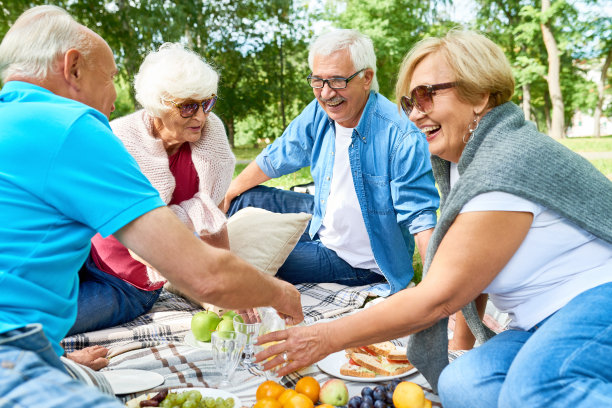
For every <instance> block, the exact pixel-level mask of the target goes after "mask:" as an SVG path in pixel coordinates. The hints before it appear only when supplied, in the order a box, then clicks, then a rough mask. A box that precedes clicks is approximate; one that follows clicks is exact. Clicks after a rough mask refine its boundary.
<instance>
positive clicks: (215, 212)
mask: <svg viewBox="0 0 612 408" xmlns="http://www.w3.org/2000/svg"><path fill="white" fill-rule="evenodd" d="M111 128H112V129H113V132H114V133H115V135H117V137H119V139H121V140H122V141H123V144H124V145H125V147H126V148H127V150H128V151H129V152H130V154H131V155H132V156H134V158H135V159H136V162H138V165H139V166H140V170H141V171H142V172H143V174H144V175H145V176H146V177H147V178H148V179H149V181H150V182H151V184H152V185H153V187H155V188H156V189H157V191H159V194H160V196H161V198H162V200H164V202H165V203H166V204H168V203H169V202H170V200H171V199H172V193H173V192H174V188H175V186H176V183H175V180H174V177H173V175H172V173H171V172H170V166H169V160H168V155H167V153H166V150H165V149H164V145H163V142H162V141H161V139H159V138H156V137H155V136H154V133H153V118H152V117H151V116H149V115H148V114H147V113H146V112H145V111H144V110H140V111H137V112H135V113H132V114H131V115H127V116H124V117H121V118H119V119H115V120H113V121H112V122H111ZM190 145H191V159H192V161H193V164H194V166H195V169H196V172H197V173H198V177H199V179H200V185H199V188H198V193H197V194H196V195H195V196H194V197H193V198H191V199H189V200H186V201H183V202H182V203H180V204H178V205H175V204H173V205H171V206H169V208H170V209H171V210H172V211H173V212H174V213H175V214H176V215H177V216H178V217H179V219H180V220H181V221H183V223H184V224H185V225H186V226H187V227H188V228H189V229H190V230H192V231H194V232H195V233H196V234H198V235H199V236H202V235H210V234H215V233H217V232H219V231H220V230H221V229H222V228H223V226H224V225H225V223H226V220H227V219H226V217H225V214H223V212H222V211H221V210H220V209H219V208H218V206H219V204H220V203H221V201H222V200H223V197H224V196H225V192H226V191H227V188H228V187H229V184H230V182H231V181H232V176H233V174H234V166H235V164H236V158H235V157H234V155H233V153H232V150H231V148H230V145H229V142H228V140H227V136H226V134H225V128H224V126H223V123H222V122H221V119H219V118H218V117H217V116H216V115H215V114H214V113H212V112H211V113H210V114H209V115H208V119H207V120H206V123H205V125H204V128H203V129H202V137H201V138H200V140H198V141H197V142H195V143H191V144H190Z"/></svg>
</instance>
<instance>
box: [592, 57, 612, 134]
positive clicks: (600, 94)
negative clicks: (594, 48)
mask: <svg viewBox="0 0 612 408" xmlns="http://www.w3.org/2000/svg"><path fill="white" fill-rule="evenodd" d="M611 62H612V48H610V49H609V50H608V56H607V57H606V60H605V61H604V64H603V67H602V68H601V76H600V77H599V82H598V83H597V105H596V106H595V113H594V114H593V120H594V122H595V123H594V124H593V128H594V129H595V134H594V136H595V137H600V136H601V129H600V123H599V121H600V119H601V108H602V106H603V101H604V90H605V86H606V82H607V81H606V80H607V79H608V68H609V67H610V63H611Z"/></svg>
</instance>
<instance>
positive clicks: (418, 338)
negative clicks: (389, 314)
mask: <svg viewBox="0 0 612 408" xmlns="http://www.w3.org/2000/svg"><path fill="white" fill-rule="evenodd" d="M432 166H433V171H434V176H435V178H436V182H437V183H438V187H439V189H440V194H441V202H440V211H441V212H440V219H439V221H438V224H437V225H436V228H435V230H434V233H433V235H432V237H431V240H430V241H429V248H428V250H427V256H426V259H425V263H424V268H423V269H424V271H423V273H424V274H426V273H427V270H428V269H429V266H430V265H431V261H432V259H433V257H434V256H435V253H436V251H437V249H438V245H439V244H440V242H441V241H442V238H444V235H445V234H446V232H447V231H448V229H449V227H450V226H451V224H452V223H453V221H454V220H455V217H456V216H457V215H458V214H459V212H460V210H461V208H462V207H463V206H464V204H466V203H467V202H468V201H469V200H470V199H471V198H473V197H475V196H476V195H478V194H481V193H486V192H490V191H502V192H506V193H510V194H514V195H517V196H519V197H523V198H525V199H527V200H530V201H532V202H535V203H538V204H540V205H542V206H544V207H546V208H548V209H550V210H553V211H555V212H556V213H558V214H560V215H561V216H562V217H564V218H566V219H567V220H569V221H571V222H572V223H574V224H575V225H577V226H578V227H580V228H583V229H585V230H586V231H588V232H590V233H592V234H593V235H595V236H597V237H599V238H601V239H603V240H605V241H607V242H610V243H612V182H610V180H608V179H607V178H606V177H605V176H604V175H603V174H602V173H601V172H599V171H598V170H597V169H596V168H595V167H593V166H592V165H591V164H590V163H589V162H588V161H587V160H585V159H584V158H582V157H581V156H579V155H578V154H576V153H573V152H572V151H570V150H569V149H567V148H565V147H564V146H563V145H561V144H560V143H558V142H556V141H555V140H553V139H551V138H550V137H548V136H546V135H544V134H542V133H539V132H538V131H537V129H536V128H535V126H534V125H533V124H532V123H531V122H527V121H525V119H524V116H523V112H522V111H521V109H520V108H519V107H518V106H516V105H514V104H513V103H511V102H507V103H505V104H503V105H501V106H498V107H496V108H494V109H492V110H491V111H490V112H489V113H487V114H486V115H485V116H484V117H483V118H482V119H481V121H480V124H479V126H478V129H477V130H476V131H475V132H474V134H473V138H472V139H471V140H470V141H469V142H468V143H467V145H466V146H465V149H464V151H463V154H462V155H461V158H460V159H459V163H458V165H457V168H458V170H459V174H460V176H461V177H460V178H459V180H458V181H457V183H456V184H455V185H454V186H453V189H452V190H451V188H450V163H449V162H448V161H446V160H443V159H441V158H439V157H436V156H432ZM466 238H467V239H469V237H466ZM462 311H463V313H464V315H465V318H466V320H467V323H468V325H469V327H470V329H471V330H472V332H473V333H474V335H475V336H476V338H477V339H478V340H479V341H480V342H482V343H484V342H485V341H487V340H488V339H489V338H491V337H492V336H493V335H494V334H495V333H494V332H493V331H491V330H490V329H488V328H487V327H486V326H485V325H484V324H483V323H482V321H481V320H480V318H479V317H478V314H477V313H476V307H475V305H474V302H471V303H470V304H468V305H467V306H466V307H464V308H463V309H462ZM447 326H448V318H445V319H442V320H440V321H439V322H438V323H436V324H435V325H434V326H432V327H430V328H428V329H426V330H423V331H421V332H419V333H416V334H414V335H412V336H410V338H409V342H408V359H409V360H410V361H411V362H412V363H413V364H414V365H415V367H417V369H418V370H419V371H420V372H421V373H422V374H423V376H424V377H425V378H426V379H427V381H428V382H429V384H430V385H431V386H432V388H433V389H434V390H435V392H437V385H438V377H439V376H440V373H441V372H442V370H443V369H444V367H446V365H447V364H448V334H447Z"/></svg>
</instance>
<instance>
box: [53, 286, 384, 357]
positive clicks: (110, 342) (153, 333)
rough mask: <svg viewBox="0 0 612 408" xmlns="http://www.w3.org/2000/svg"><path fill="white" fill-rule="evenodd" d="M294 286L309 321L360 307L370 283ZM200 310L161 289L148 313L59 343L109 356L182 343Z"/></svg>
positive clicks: (67, 347)
mask: <svg viewBox="0 0 612 408" xmlns="http://www.w3.org/2000/svg"><path fill="white" fill-rule="evenodd" d="M296 287H297V288H298V290H299V291H300V292H301V294H302V307H303V310H304V316H305V319H304V320H305V323H306V324H312V323H314V322H316V321H318V320H321V319H329V318H335V317H339V316H342V315H344V314H347V313H350V312H352V311H354V310H356V309H359V308H361V307H362V306H363V305H364V303H365V301H366V299H367V297H368V296H369V295H370V292H369V290H370V288H371V287H373V285H372V286H370V285H367V286H358V287H348V286H344V285H339V284H335V283H319V284H303V285H296ZM200 310H202V309H201V308H200V307H199V306H198V305H196V304H194V303H191V302H190V301H188V300H187V299H184V298H182V297H180V296H177V295H174V294H172V293H170V292H168V291H166V290H165V289H164V290H163V291H162V293H161V295H160V297H159V299H158V300H157V302H156V303H155V305H154V306H153V308H152V309H151V311H149V313H146V314H144V315H142V316H140V317H138V318H136V319H134V320H133V321H131V322H128V323H125V324H123V325H121V326H116V327H111V328H108V329H104V330H98V331H94V332H89V333H82V334H77V335H74V336H70V337H66V338H65V339H64V340H63V341H62V347H63V348H64V350H66V352H67V353H70V352H72V351H75V350H80V349H82V348H85V347H89V346H93V345H96V344H98V345H101V346H105V347H108V348H109V349H111V356H112V355H117V354H120V353H123V352H126V351H129V350H135V349H141V348H146V347H153V346H157V345H160V344H165V343H176V342H178V343H181V342H182V341H183V338H184V337H185V334H186V333H188V332H189V331H190V327H191V316H193V314H195V313H197V312H199V311H200Z"/></svg>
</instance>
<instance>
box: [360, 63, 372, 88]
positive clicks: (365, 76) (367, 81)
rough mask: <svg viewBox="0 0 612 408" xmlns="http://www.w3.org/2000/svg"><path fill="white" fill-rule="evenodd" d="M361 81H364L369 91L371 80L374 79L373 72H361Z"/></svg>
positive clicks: (367, 70) (370, 70) (368, 70)
mask: <svg viewBox="0 0 612 408" xmlns="http://www.w3.org/2000/svg"><path fill="white" fill-rule="evenodd" d="M363 79H364V81H363V82H364V85H366V86H367V88H368V89H370V84H371V83H372V80H373V79H374V70H372V69H371V68H368V69H366V70H365V71H364V72H363Z"/></svg>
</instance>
